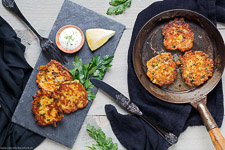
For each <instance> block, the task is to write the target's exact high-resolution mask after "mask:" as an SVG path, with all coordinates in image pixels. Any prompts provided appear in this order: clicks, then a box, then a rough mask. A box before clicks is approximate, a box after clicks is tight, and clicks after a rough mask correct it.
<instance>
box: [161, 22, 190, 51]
mask: <svg viewBox="0 0 225 150" xmlns="http://www.w3.org/2000/svg"><path fill="white" fill-rule="evenodd" d="M162 35H163V36H164V39H163V45H164V46H165V48H166V49H170V50H176V49H179V50H180V51H182V52H184V51H185V50H189V49H191V48H192V46H193V40H194V32H192V31H191V29H190V27H189V24H187V23H185V21H184V18H175V19H174V20H173V21H170V22H169V23H168V24H167V25H165V26H164V27H162Z"/></svg>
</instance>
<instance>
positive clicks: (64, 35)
mask: <svg viewBox="0 0 225 150" xmlns="http://www.w3.org/2000/svg"><path fill="white" fill-rule="evenodd" d="M81 40H82V36H81V33H80V31H79V30H77V29H76V28H72V27H70V28H66V29H64V30H63V31H62V32H61V34H60V35H59V42H60V44H61V45H62V47H63V48H65V49H68V50H73V49H75V48H77V47H78V46H79V45H80V43H81Z"/></svg>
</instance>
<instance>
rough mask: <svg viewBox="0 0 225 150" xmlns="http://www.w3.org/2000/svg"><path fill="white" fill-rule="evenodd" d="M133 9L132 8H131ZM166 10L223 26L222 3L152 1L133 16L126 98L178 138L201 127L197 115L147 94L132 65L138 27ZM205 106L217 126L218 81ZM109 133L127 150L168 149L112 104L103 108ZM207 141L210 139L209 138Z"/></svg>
mask: <svg viewBox="0 0 225 150" xmlns="http://www.w3.org/2000/svg"><path fill="white" fill-rule="evenodd" d="M133 7H135V6H133ZM169 9H189V10H192V11H196V12H198V13H201V14H202V15H204V16H205V17H207V18H208V19H210V20H211V21H212V22H213V23H214V24H216V21H220V22H223V23H225V1H222V0H164V1H160V2H155V3H153V4H152V5H150V6H149V7H147V8H146V9H145V10H143V11H142V12H140V13H139V14H138V16H137V19H136V22H135V25H134V29H133V33H132V38H131V42H130V47H129V52H128V89H129V96H130V99H131V100H132V101H133V102H134V103H135V104H137V105H138V106H139V107H140V109H141V110H142V111H143V113H144V114H145V115H147V116H151V118H152V119H153V120H154V121H155V122H156V123H157V124H158V125H159V126H161V127H163V128H165V129H167V130H168V131H170V132H172V133H174V134H175V135H177V136H179V135H180V133H181V132H183V131H184V130H185V129H186V128H187V127H188V126H194V125H203V122H202V119H201V117H200V115H199V113H198V112H197V111H196V110H195V109H194V108H192V106H190V105H189V104H172V103H167V102H164V101H161V100H159V99H157V98H156V97H154V96H153V95H151V94H149V93H148V92H147V91H146V90H145V89H144V87H143V86H142V85H141V83H140V82H139V80H138V78H137V77H136V74H135V72H134V68H133V65H132V50H133V45H134V41H135V38H136V36H137V34H138V32H139V31H140V29H141V27H142V26H143V25H144V24H145V23H146V22H147V21H148V20H149V19H150V18H152V17H153V16H155V15H156V14H158V13H160V12H162V11H166V10H169ZM207 98H208V100H207V107H208V109H209V111H210V112H211V114H212V116H213V118H214V119H215V121H216V123H217V124H218V126H219V127H220V126H221V124H222V120H223V114H224V108H223V92H222V81H220V82H219V83H218V85H217V86H216V87H215V89H214V90H213V91H212V92H211V93H209V94H208V96H207ZM105 111H106V115H107V117H108V119H109V121H110V124H111V127H112V130H113V132H114V133H115V135H116V137H117V138H118V140H119V141H120V143H121V144H122V145H123V146H124V147H125V148H127V149H128V150H165V149H168V147H169V146H171V145H170V144H169V143H167V142H166V141H165V140H164V139H163V138H162V137H161V136H159V135H158V133H157V132H156V131H155V130H153V129H152V128H151V127H150V126H149V125H148V124H146V123H145V122H144V121H142V120H141V119H139V118H137V117H136V116H133V115H121V114H119V113H118V112H117V111H116V109H115V107H113V106H112V105H106V106H105ZM209 138H210V137H209Z"/></svg>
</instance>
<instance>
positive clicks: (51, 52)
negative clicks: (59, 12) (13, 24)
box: [2, 0, 68, 64]
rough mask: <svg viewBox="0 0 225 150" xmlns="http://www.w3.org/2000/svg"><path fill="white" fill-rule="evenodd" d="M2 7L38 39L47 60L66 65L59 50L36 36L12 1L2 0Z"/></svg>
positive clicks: (44, 39) (50, 42) (45, 39)
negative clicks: (19, 20)
mask: <svg viewBox="0 0 225 150" xmlns="http://www.w3.org/2000/svg"><path fill="white" fill-rule="evenodd" d="M2 4H3V6H5V7H6V8H8V9H9V10H11V11H12V12H14V13H15V14H16V15H17V16H18V17H19V18H20V19H21V20H22V21H23V22H24V23H25V24H26V25H27V26H28V27H29V28H30V29H31V30H32V31H33V32H34V34H35V35H36V36H37V37H38V38H39V40H40V46H41V49H42V51H43V52H44V54H45V56H46V57H48V58H49V59H55V60H57V61H60V62H61V63H63V64H65V63H67V62H68V61H67V59H66V58H65V57H64V56H63V55H62V54H61V52H60V51H59V49H58V48H57V47H56V46H55V44H54V43H53V42H52V41H51V40H50V39H48V38H44V37H42V36H40V35H39V34H38V32H37V31H36V30H35V29H34V28H33V27H32V26H31V24H30V23H29V22H28V21H27V19H26V18H25V17H24V16H23V14H22V13H21V12H20V10H19V8H18V7H17V5H16V2H15V1H14V0H2Z"/></svg>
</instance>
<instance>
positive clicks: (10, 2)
mask: <svg viewBox="0 0 225 150" xmlns="http://www.w3.org/2000/svg"><path fill="white" fill-rule="evenodd" d="M2 4H3V5H4V6H5V7H6V8H8V9H10V10H11V11H12V12H14V13H15V14H16V15H17V16H18V17H19V18H20V19H21V20H22V21H23V22H24V23H25V24H26V25H27V26H28V27H29V28H30V29H31V30H32V31H33V32H34V33H35V35H36V36H37V37H38V38H39V39H40V38H42V37H41V36H40V35H39V33H38V32H37V31H36V30H35V29H34V28H33V27H32V26H31V24H30V23H29V22H28V21H27V19H26V18H25V17H24V16H23V14H22V13H21V12H20V10H19V8H18V7H17V5H16V2H15V1H14V0H2Z"/></svg>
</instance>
